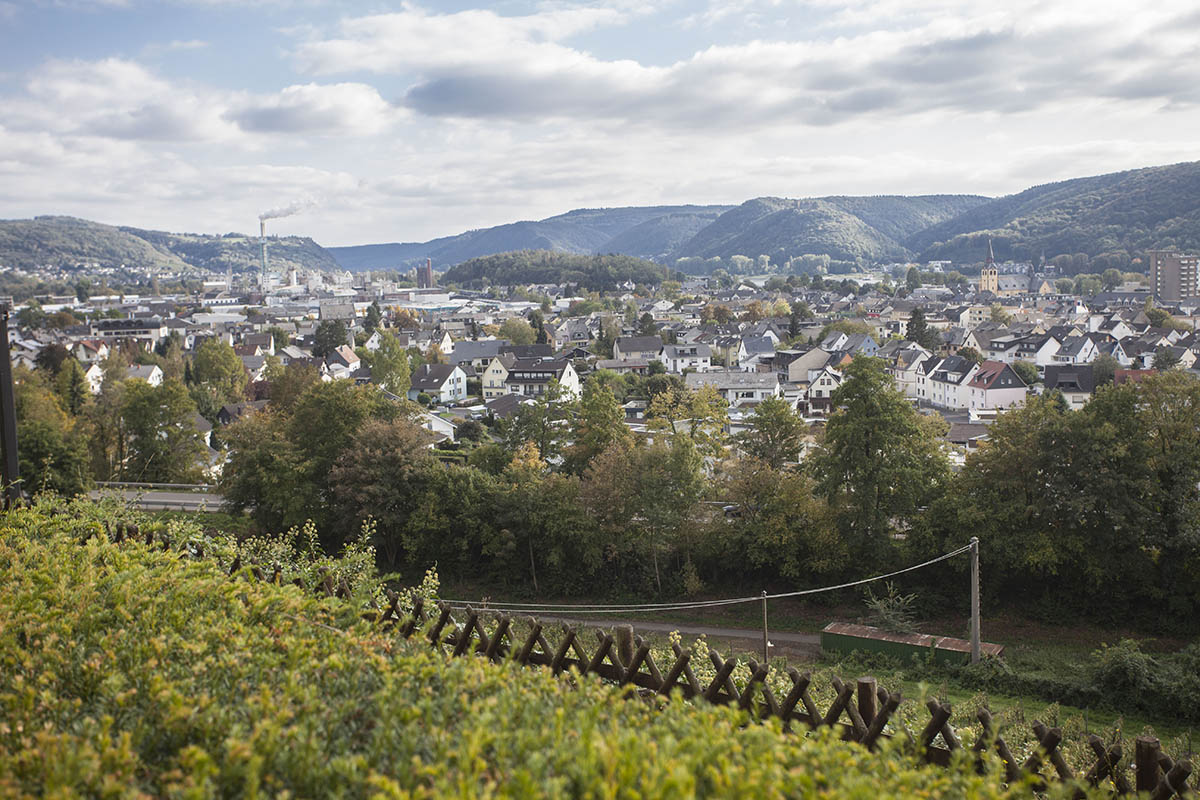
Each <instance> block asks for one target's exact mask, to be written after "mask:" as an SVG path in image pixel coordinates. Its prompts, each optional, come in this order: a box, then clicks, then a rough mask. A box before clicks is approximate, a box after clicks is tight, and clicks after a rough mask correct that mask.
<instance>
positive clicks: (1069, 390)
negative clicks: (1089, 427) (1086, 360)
mask: <svg viewBox="0 0 1200 800" xmlns="http://www.w3.org/2000/svg"><path fill="white" fill-rule="evenodd" d="M1042 387H1043V388H1042V391H1043V392H1054V391H1058V392H1062V395H1063V397H1064V398H1065V399H1066V401H1067V405H1068V406H1070V407H1071V408H1072V409H1080V408H1083V407H1084V406H1085V405H1087V402H1088V400H1090V399H1092V393H1093V392H1095V390H1096V379H1095V366H1094V365H1092V364H1052V365H1050V366H1048V367H1046V374H1045V375H1044V376H1043V378H1042Z"/></svg>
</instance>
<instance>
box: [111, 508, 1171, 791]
mask: <svg viewBox="0 0 1200 800" xmlns="http://www.w3.org/2000/svg"><path fill="white" fill-rule="evenodd" d="M143 538H144V541H145V543H146V544H147V545H149V546H154V545H157V544H161V545H162V547H163V548H164V549H169V548H170V546H171V545H170V542H169V541H167V540H166V539H165V538H164V537H162V536H159V537H157V538H158V541H155V539H156V536H155V534H153V533H149V532H148V533H146V534H145V535H144V537H143V536H142V535H141V534H140V532H139V529H138V527H137V526H136V525H125V524H118V525H117V526H116V529H115V530H114V531H112V533H110V539H111V540H112V541H114V542H121V541H124V540H131V539H136V540H142V539H143ZM188 552H190V553H191V555H193V556H196V557H201V558H202V557H204V553H203V552H202V551H201V550H200V549H198V548H194V547H193V548H191V549H189V551H188ZM228 574H229V575H230V576H231V577H235V578H236V577H238V576H239V575H241V576H248V577H252V578H254V579H257V580H264V581H270V582H274V583H278V582H280V581H281V570H280V569H279V568H278V567H275V568H273V569H272V570H271V572H270V574H268V573H267V572H266V571H264V570H263V569H262V567H261V566H260V565H257V564H250V565H245V566H243V564H242V562H241V559H240V557H239V558H236V559H234V561H233V563H232V564H231V565H230V566H229V568H228ZM293 582H294V583H296V584H297V585H300V586H301V588H304V589H306V590H308V591H315V592H316V593H318V594H323V595H328V596H338V597H343V598H346V597H349V595H350V591H349V588H348V587H347V586H346V585H345V584H344V583H341V584H336V583H335V581H334V580H333V579H332V578H331V577H329V576H328V575H323V576H321V577H320V578H319V579H318V581H317V584H316V586H315V587H304V586H303V585H302V584H301V582H300V581H299V580H296V581H293ZM385 593H386V596H387V598H388V603H387V606H386V607H384V608H382V609H381V608H376V609H373V610H369V611H367V612H366V613H365V614H364V618H366V619H367V620H369V621H371V622H372V623H375V624H378V625H380V626H382V627H383V628H384V629H385V630H388V631H394V632H395V633H396V634H397V635H399V636H401V637H403V638H405V639H413V640H417V639H420V640H424V641H426V642H428V643H429V644H430V645H431V646H432V647H434V648H436V649H438V650H439V651H441V652H444V653H447V654H448V655H449V656H453V657H466V656H476V657H481V658H487V659H489V660H491V661H495V662H499V661H504V660H512V661H515V662H517V663H518V664H521V665H522V666H537V667H542V668H546V669H549V670H550V671H551V672H552V673H554V674H555V675H557V674H560V673H562V672H564V671H568V670H572V669H574V670H576V671H577V672H578V673H579V674H580V675H581V676H582V675H589V674H591V675H596V676H598V677H600V678H603V679H604V680H607V681H610V682H612V683H614V684H617V685H620V686H630V685H632V686H634V687H636V689H637V691H638V692H639V693H640V694H641V695H643V696H645V697H654V696H656V695H661V696H664V697H666V696H669V695H671V694H673V693H679V694H680V695H682V696H683V697H686V698H689V699H696V698H702V699H703V700H704V701H707V702H709V703H713V704H716V705H731V706H737V707H739V708H742V709H745V710H747V711H749V712H751V713H753V714H757V715H758V716H759V717H776V718H778V719H780V720H781V721H782V723H783V727H784V729H785V730H797V729H798V724H799V725H800V726H804V728H806V729H817V728H822V727H826V728H834V729H836V730H838V731H840V735H841V737H842V738H843V739H845V740H848V741H853V742H858V743H859V744H861V745H862V746H864V747H866V748H868V749H874V748H875V747H876V746H877V745H878V743H879V741H880V740H881V739H883V738H890V735H889V734H888V733H887V732H885V729H886V728H887V726H888V723H889V721H892V720H893V718H894V717H895V715H896V712H897V709H899V707H900V704H901V702H902V698H901V696H900V694H899V693H892V692H889V691H887V690H886V689H884V688H883V687H880V686H878V685H877V683H876V681H875V679H874V678H860V679H858V680H857V681H856V682H855V683H853V684H851V683H846V682H843V681H842V680H840V679H839V678H837V677H834V678H833V679H832V680H831V683H832V688H833V690H834V692H835V699H834V700H833V702H832V704H831V705H830V706H829V707H828V708H827V709H825V710H824V711H822V710H821V709H820V708H819V707H818V706H817V704H816V702H815V701H814V700H813V698H812V696H811V694H810V692H809V688H810V684H811V675H810V674H809V673H800V672H798V671H797V670H796V669H794V668H787V669H786V675H787V678H788V680H789V681H790V689H789V690H788V692H787V694H786V696H783V697H777V696H776V695H775V693H774V692H773V691H772V689H771V687H770V685H769V684H768V677H769V675H770V672H771V669H772V668H771V667H770V666H769V665H768V664H760V663H758V662H757V661H755V660H753V659H751V660H749V661H748V666H749V670H750V678H749V680H748V681H747V682H746V684H745V686H743V687H742V688H740V689H739V688H738V685H737V683H736V682H735V681H734V679H733V674H734V670H735V669H736V667H737V666H738V664H739V662H738V660H737V659H734V658H728V659H726V658H723V657H722V656H721V655H720V654H718V653H716V652H715V651H713V650H711V649H709V650H708V651H707V652H706V653H700V654H697V653H693V652H692V651H691V650H690V649H687V648H683V647H681V646H680V645H678V644H673V645H672V651H673V656H674V657H673V660H672V662H671V664H670V666H668V667H667V669H666V671H665V673H664V671H663V670H662V669H661V668H660V666H659V665H658V664H656V663H655V660H654V657H653V656H652V654H651V650H650V647H649V645H647V644H646V643H645V642H644V641H643V640H642V639H641V637H634V636H632V635H627V636H623V637H622V639H621V641H620V643H618V640H617V637H614V635H613V634H612V633H608V632H604V631H596V639H597V642H596V644H595V645H594V646H592V647H591V649H589V647H588V646H587V645H585V643H584V641H583V638H582V634H581V633H580V631H579V630H578V629H577V628H576V627H574V626H571V625H562V626H561V630H560V632H559V634H557V635H558V637H559V638H558V639H557V643H552V642H551V641H550V640H549V639H547V632H548V629H547V628H546V627H545V626H544V625H543V624H542V623H541V622H539V621H538V620H536V619H533V618H528V619H527V620H521V621H520V623H521V625H522V626H527V627H528V633H524V627H523V628H522V633H521V634H518V633H517V632H516V622H517V621H515V620H514V619H513V618H512V617H511V616H508V615H506V614H503V613H494V612H485V611H480V610H476V609H473V608H463V609H456V608H454V607H451V606H450V605H449V604H447V603H436V604H434V605H433V607H430V608H427V606H428V605H430V604H428V603H426V601H424V600H423V599H421V598H417V599H415V601H414V602H413V608H412V610H411V611H410V612H407V613H405V612H403V611H402V610H401V598H400V596H398V595H397V594H395V593H394V592H391V591H388V590H385ZM456 613H457V614H460V615H461V619H460V618H458V617H456ZM694 658H702V659H707V660H708V661H709V662H710V663H711V665H712V668H713V669H714V670H715V673H716V674H715V677H714V678H713V679H712V680H711V681H709V682H708V684H707V685H705V684H703V683H701V682H700V680H699V679H698V678H697V676H696V674H695V671H694V670H693V668H692V663H693V659H694ZM925 708H926V711H927V713H928V715H929V719H928V721H927V722H926V724H925V726H924V728H923V729H922V730H921V731H920V733H919V734H917V735H915V736H913V735H912V734H910V733H908V732H907V729H906V728H905V727H904V726H901V725H896V726H894V727H896V728H897V729H898V730H899V731H900V734H898V735H903V736H907V737H910V738H911V739H912V740H913V742H914V744H915V745H917V746H918V748H919V751H920V752H921V754H922V757H923V758H924V759H925V760H926V761H928V762H930V763H932V764H938V765H942V766H946V765H949V764H950V762H951V760H952V759H953V758H954V755H955V753H956V751H962V750H964V746H963V744H962V743H961V742H960V740H959V737H958V736H957V735H956V733H955V731H954V728H953V726H952V725H951V721H950V718H951V709H950V707H949V706H948V705H945V704H943V703H939V702H938V701H936V700H929V701H928V702H927V703H926V704H925ZM976 721H978V722H979V724H980V725H981V726H982V729H983V736H981V737H979V738H978V740H977V741H976V743H975V744H974V745H973V746H972V747H971V748H970V751H969V752H970V753H971V754H973V757H974V759H975V761H976V764H977V766H978V768H979V769H980V770H983V769H984V763H983V754H984V751H985V750H987V749H992V750H994V751H995V753H996V754H997V755H998V756H999V757H1000V760H1001V763H1002V764H1003V770H1004V776H1005V780H1006V781H1007V782H1008V783H1009V784H1016V783H1021V782H1025V781H1028V782H1029V785H1030V786H1031V787H1032V788H1033V789H1035V790H1039V789H1044V788H1045V787H1046V786H1047V785H1048V783H1049V782H1050V781H1055V780H1057V781H1063V782H1068V783H1069V782H1077V783H1078V784H1079V785H1080V786H1083V785H1088V786H1104V787H1107V788H1109V789H1110V790H1112V791H1114V792H1116V793H1118V794H1127V793H1129V792H1132V791H1138V792H1147V793H1148V794H1149V796H1150V797H1152V798H1155V800H1166V798H1171V797H1175V796H1179V797H1186V796H1189V794H1190V793H1191V791H1192V790H1191V788H1190V787H1189V785H1188V778H1189V777H1190V775H1191V772H1192V767H1191V764H1190V762H1189V761H1187V760H1179V761H1173V760H1172V759H1171V758H1170V757H1169V756H1168V755H1167V754H1166V753H1164V752H1163V750H1162V747H1161V745H1160V743H1159V740H1158V739H1156V738H1154V737H1150V736H1141V737H1138V738H1137V740H1136V743H1135V745H1136V746H1135V752H1134V754H1133V759H1132V760H1131V761H1130V760H1127V759H1126V754H1125V753H1124V752H1123V751H1122V747H1121V745H1120V744H1119V743H1118V744H1112V745H1109V746H1106V745H1105V743H1104V741H1103V740H1102V739H1100V737H1098V736H1095V735H1090V736H1089V737H1088V740H1087V745H1088V748H1089V749H1090V751H1091V752H1092V754H1093V755H1094V756H1095V762H1094V763H1093V764H1092V765H1091V767H1090V769H1088V770H1087V771H1086V772H1085V773H1083V774H1077V773H1076V772H1075V771H1073V770H1072V769H1071V767H1070V766H1069V765H1068V764H1067V762H1066V759H1065V758H1064V757H1063V755H1062V753H1061V752H1060V751H1059V746H1060V745H1061V744H1062V742H1063V734H1062V731H1061V729H1059V728H1052V727H1048V726H1046V725H1044V724H1043V723H1041V722H1039V721H1036V720H1035V721H1034V722H1033V723H1032V725H1031V728H1032V733H1033V735H1034V737H1035V740H1036V742H1037V743H1038V746H1036V747H1034V748H1033V751H1032V752H1031V754H1030V755H1029V756H1028V757H1026V758H1025V759H1024V760H1019V759H1018V758H1016V757H1015V756H1014V755H1013V753H1012V751H1011V750H1010V748H1009V746H1008V744H1006V743H1005V740H1004V738H1003V736H1001V735H1000V733H999V730H998V728H997V725H996V724H995V722H994V720H993V719H992V716H991V714H990V713H989V712H988V711H987V710H980V711H979V712H978V714H977V716H976ZM1076 795H1077V796H1082V795H1083V791H1082V789H1080V790H1078V791H1077V792H1076Z"/></svg>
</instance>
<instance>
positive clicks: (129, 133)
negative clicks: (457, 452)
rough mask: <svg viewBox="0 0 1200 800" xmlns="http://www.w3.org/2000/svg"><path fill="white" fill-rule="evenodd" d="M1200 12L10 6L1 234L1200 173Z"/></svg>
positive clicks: (18, 2) (222, 0)
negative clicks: (1161, 171)
mask: <svg viewBox="0 0 1200 800" xmlns="http://www.w3.org/2000/svg"><path fill="white" fill-rule="evenodd" d="M1197 41H1200V7H1198V6H1197V5H1196V4H1195V2H1194V0H1155V2H1153V3H1146V4H1135V3H1128V2H1116V1H1113V0H1003V2H994V1H992V0H989V2H977V1H976V0H962V1H961V2H948V1H947V0H796V1H795V2H786V1H785V0H724V1H723V2H719V1H718V0H662V1H661V2H652V3H648V2H640V0H597V2H558V1H557V0H540V1H538V2H524V1H523V0H504V1H502V2H498V3H490V4H478V3H468V2H421V3H417V2H383V0H361V1H360V2H340V3H332V2H322V1H321V0H259V2H251V1H250V0H0V109H3V112H2V113H0V218H27V217H32V216H36V215H42V214H68V215H72V216H78V217H84V218H87V219H93V220H98V221H100V222H106V223H111V224H121V225H132V226H136V227H143V228H155V229H162V230H171V231H193V232H203V233H226V232H232V231H238V232H254V231H255V230H256V228H257V221H258V217H259V215H260V214H264V213H268V214H279V215H286V216H280V217H279V218H277V219H272V220H271V221H270V222H268V230H269V231H270V232H273V233H278V234H281V235H306V236H312V237H313V238H314V239H316V240H317V241H318V242H319V243H321V244H324V245H350V244H366V243H373V242H394V241H423V240H426V239H430V238H434V237H437V236H445V235H453V234H456V233H460V232H462V231H465V230H470V229H473V228H482V227H488V226H492V225H497V224H502V223H505V222H513V221H517V220H524V219H541V218H544V217H547V216H551V215H554V214H558V213H562V212H565V211H568V210H570V209H573V208H595V207H613V206H627V205H656V204H681V203H698V204H710V203H725V204H735V203H740V202H743V201H745V200H747V199H750V198H753V197H758V196H764V195H774V196H782V197H807V196H820V195H826V194H929V193H941V192H946V193H970V194H986V195H1002V194H1007V193H1011V192H1016V191H1020V190H1022V189H1024V188H1027V187H1029V186H1032V185H1036V184H1040V183H1046V182H1049V181H1055V180H1061V179H1065V178H1070V177H1078V176H1082V175H1094V174H1100V173H1104V172H1112V171H1117V170H1122V169H1130V168H1135V167H1140V166H1148V165H1154V164H1168V163H1176V162H1180V161H1193V160H1198V159H1200V59H1198V58H1196V54H1195V43H1196V42H1197Z"/></svg>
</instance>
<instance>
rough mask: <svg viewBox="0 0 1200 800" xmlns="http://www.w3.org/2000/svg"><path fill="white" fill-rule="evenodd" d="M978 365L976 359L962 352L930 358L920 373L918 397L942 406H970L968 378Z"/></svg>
mask: <svg viewBox="0 0 1200 800" xmlns="http://www.w3.org/2000/svg"><path fill="white" fill-rule="evenodd" d="M977 369H978V367H977V366H976V365H975V362H973V361H969V360H967V359H965V358H963V357H962V356H946V357H945V358H931V359H929V360H927V361H925V362H924V363H923V364H922V370H921V373H920V374H919V375H918V377H917V399H918V400H923V401H926V402H928V403H930V404H931V405H935V406H938V407H939V408H950V409H964V408H970V399H969V396H968V393H967V382H968V381H970V380H971V378H972V377H973V376H974V375H975V371H976V370H977Z"/></svg>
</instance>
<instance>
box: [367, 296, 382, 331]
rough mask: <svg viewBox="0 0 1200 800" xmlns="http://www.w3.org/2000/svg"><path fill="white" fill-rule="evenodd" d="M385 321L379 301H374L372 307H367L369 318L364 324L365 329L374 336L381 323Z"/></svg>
mask: <svg viewBox="0 0 1200 800" xmlns="http://www.w3.org/2000/svg"><path fill="white" fill-rule="evenodd" d="M382 321H383V312H382V311H380V310H379V301H378V300H375V301H372V303H371V305H369V306H367V318H366V320H365V321H364V322H363V327H364V328H365V329H366V331H367V333H368V334H372V333H374V332H375V330H376V329H377V328H378V327H379V323H380V322H382Z"/></svg>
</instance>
